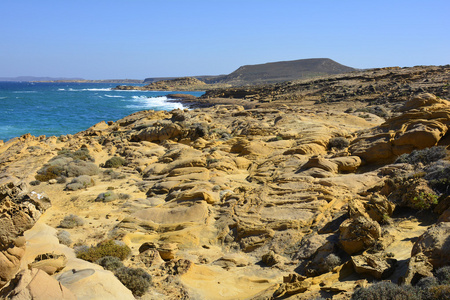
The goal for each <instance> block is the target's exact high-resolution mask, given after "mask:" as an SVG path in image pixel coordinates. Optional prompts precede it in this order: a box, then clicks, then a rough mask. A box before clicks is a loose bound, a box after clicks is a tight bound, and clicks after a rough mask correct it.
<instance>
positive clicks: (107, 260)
mask: <svg viewBox="0 0 450 300" xmlns="http://www.w3.org/2000/svg"><path fill="white" fill-rule="evenodd" d="M95 263H96V264H99V265H100V266H102V267H103V268H105V269H106V270H109V271H113V272H114V271H115V270H117V269H119V268H122V267H124V265H123V263H122V261H121V260H120V259H119V258H118V257H115V256H104V257H102V258H100V259H98V260H97V261H96V262H95Z"/></svg>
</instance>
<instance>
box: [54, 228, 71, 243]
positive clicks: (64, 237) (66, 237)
mask: <svg viewBox="0 0 450 300" xmlns="http://www.w3.org/2000/svg"><path fill="white" fill-rule="evenodd" d="M56 237H57V238H58V240H59V243H60V244H63V245H66V246H70V245H71V244H72V239H71V238H70V233H69V232H68V231H65V230H61V231H59V232H58V234H57V235H56Z"/></svg>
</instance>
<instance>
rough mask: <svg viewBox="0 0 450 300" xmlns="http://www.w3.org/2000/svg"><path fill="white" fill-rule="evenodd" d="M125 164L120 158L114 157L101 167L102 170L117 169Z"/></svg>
mask: <svg viewBox="0 0 450 300" xmlns="http://www.w3.org/2000/svg"><path fill="white" fill-rule="evenodd" d="M126 163H127V161H126V160H125V159H123V158H122V157H118V156H114V157H111V158H110V159H108V160H107V161H106V162H105V164H104V165H103V167H104V168H118V167H120V166H123V165H125V164H126Z"/></svg>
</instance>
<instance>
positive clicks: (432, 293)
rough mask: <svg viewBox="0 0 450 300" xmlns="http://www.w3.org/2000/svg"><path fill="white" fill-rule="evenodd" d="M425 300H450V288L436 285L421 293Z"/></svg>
mask: <svg viewBox="0 0 450 300" xmlns="http://www.w3.org/2000/svg"><path fill="white" fill-rule="evenodd" d="M421 296H422V299H423V300H450V286H449V285H436V286H432V287H430V288H428V289H426V290H423V291H421Z"/></svg>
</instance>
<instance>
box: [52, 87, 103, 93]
mask: <svg viewBox="0 0 450 300" xmlns="http://www.w3.org/2000/svg"><path fill="white" fill-rule="evenodd" d="M59 90H64V89H59ZM59 90H58V91H59ZM65 91H69V92H85V91H90V92H109V91H111V88H102V89H73V88H69V89H67V90H65Z"/></svg>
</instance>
